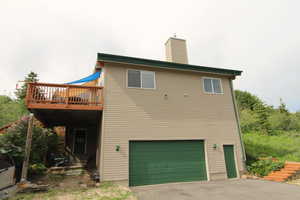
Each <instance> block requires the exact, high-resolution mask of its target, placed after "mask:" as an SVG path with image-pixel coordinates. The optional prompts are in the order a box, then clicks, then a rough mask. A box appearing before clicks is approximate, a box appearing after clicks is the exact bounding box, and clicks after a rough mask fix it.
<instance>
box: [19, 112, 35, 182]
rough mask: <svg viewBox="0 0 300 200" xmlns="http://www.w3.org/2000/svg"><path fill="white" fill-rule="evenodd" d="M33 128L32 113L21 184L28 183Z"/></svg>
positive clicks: (29, 120)
mask: <svg viewBox="0 0 300 200" xmlns="http://www.w3.org/2000/svg"><path fill="white" fill-rule="evenodd" d="M32 126H33V114H32V113H30V114H29V119H28V128H27V137H26V146H25V157H24V160H23V166H22V175H21V182H26V181H27V172H28V163H29V157H30V150H31V142H32Z"/></svg>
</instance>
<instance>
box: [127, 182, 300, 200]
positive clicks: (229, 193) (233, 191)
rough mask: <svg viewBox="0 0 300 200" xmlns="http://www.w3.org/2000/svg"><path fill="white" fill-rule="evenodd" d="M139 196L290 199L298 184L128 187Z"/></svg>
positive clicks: (299, 190) (145, 199) (142, 199)
mask: <svg viewBox="0 0 300 200" xmlns="http://www.w3.org/2000/svg"><path fill="white" fill-rule="evenodd" d="M131 189H132V190H133V192H135V193H136V195H137V197H138V199H139V200H198V199H199V200H200V199H201V200H202V199H203V200H219V199H220V200H256V199H259V200H266V199H270V200H283V199H288V200H293V199H297V200H299V199H300V186H297V185H290V184H286V183H275V182H270V181H260V180H245V179H240V180H226V181H210V182H193V183H171V184H162V185H151V186H139V187H133V188H131Z"/></svg>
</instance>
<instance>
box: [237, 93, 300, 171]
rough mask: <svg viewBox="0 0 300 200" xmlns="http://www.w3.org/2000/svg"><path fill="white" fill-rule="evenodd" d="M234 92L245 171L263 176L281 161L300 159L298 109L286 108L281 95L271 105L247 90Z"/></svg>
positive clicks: (299, 115)
mask: <svg viewBox="0 0 300 200" xmlns="http://www.w3.org/2000/svg"><path fill="white" fill-rule="evenodd" d="M235 93H236V99H237V104H238V108H239V112H240V119H241V129H242V133H243V139H244V143H245V149H246V155H247V166H248V170H249V172H250V173H253V174H256V175H259V176H265V175H266V174H268V173H269V172H270V171H272V170H274V169H278V168H280V167H282V163H283V162H284V161H299V162H300V148H299V146H300V112H296V113H291V112H289V111H288V109H287V108H286V105H285V103H284V102H283V101H282V99H280V105H279V106H278V108H274V107H273V106H270V105H267V104H265V103H264V102H263V101H262V100H261V99H259V98H258V97H257V96H255V95H253V94H251V93H249V92H245V91H239V90H237V91H235ZM272 158H273V159H272ZM274 158H276V159H274Z"/></svg>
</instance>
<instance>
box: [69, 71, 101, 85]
mask: <svg viewBox="0 0 300 200" xmlns="http://www.w3.org/2000/svg"><path fill="white" fill-rule="evenodd" d="M100 75H101V72H96V73H94V74H92V75H90V76H88V77H85V78H82V79H80V80H77V81H72V82H68V83H66V84H75V83H85V82H90V81H93V80H96V79H97V78H99V77H100Z"/></svg>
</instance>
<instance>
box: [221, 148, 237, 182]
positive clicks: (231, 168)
mask: <svg viewBox="0 0 300 200" xmlns="http://www.w3.org/2000/svg"><path fill="white" fill-rule="evenodd" d="M223 148H224V158H225V165H226V171H227V177H228V178H236V177H237V174H236V166H235V158H234V148H233V145H224V146H223Z"/></svg>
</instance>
